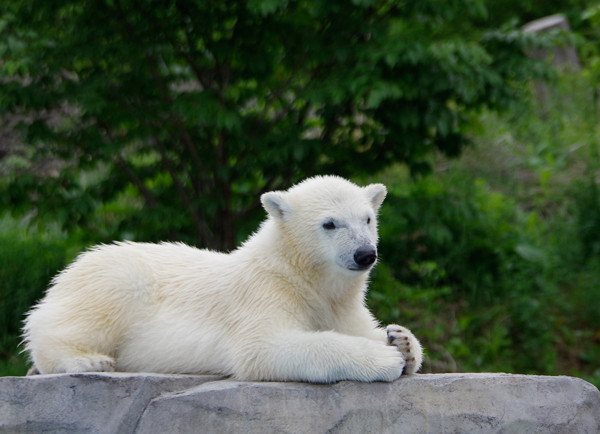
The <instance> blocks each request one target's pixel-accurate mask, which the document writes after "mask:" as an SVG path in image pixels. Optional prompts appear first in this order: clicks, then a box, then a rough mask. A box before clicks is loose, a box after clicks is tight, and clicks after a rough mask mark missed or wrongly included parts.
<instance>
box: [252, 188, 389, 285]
mask: <svg viewBox="0 0 600 434" xmlns="http://www.w3.org/2000/svg"><path fill="white" fill-rule="evenodd" d="M386 193H387V190H386V188H385V186H384V185H383V184H371V185H368V186H367V187H359V186H357V185H356V184H353V183H352V182H350V181H347V180H345V179H343V178H340V177H337V176H317V177H314V178H309V179H306V180H304V181H303V182H301V183H299V184H297V185H295V186H294V187H292V188H290V189H289V190H287V191H272V192H269V193H265V194H263V195H262V196H261V202H262V204H263V207H264V208H265V210H266V211H267V212H268V213H269V216H270V218H271V219H272V220H274V221H275V223H276V225H277V227H278V229H279V231H280V233H281V237H282V240H281V241H282V243H284V246H283V247H285V248H286V249H288V250H289V254H290V255H291V256H292V257H293V256H294V255H296V256H297V258H296V259H295V260H297V261H298V263H299V264H305V263H307V262H308V263H309V264H307V265H309V266H310V267H311V268H313V269H315V268H321V269H323V268H325V269H326V270H327V271H328V272H342V273H346V274H351V275H356V274H362V273H364V272H367V271H369V270H370V269H371V268H372V266H373V265H374V264H375V262H376V261H377V239H378V236H377V213H378V211H379V208H380V206H381V204H382V202H383V200H384V199H385V196H386Z"/></svg>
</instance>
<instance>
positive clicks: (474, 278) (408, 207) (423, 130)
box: [0, 0, 600, 386]
mask: <svg viewBox="0 0 600 434" xmlns="http://www.w3.org/2000/svg"><path fill="white" fill-rule="evenodd" d="M36 3H37V4H33V2H27V1H23V0H16V1H13V2H3V4H2V5H0V34H1V35H2V37H1V38H0V321H1V327H0V332H1V333H2V334H1V335H0V374H1V375H23V374H24V373H25V372H26V369H27V363H26V359H25V356H24V355H22V354H19V349H18V346H19V340H20V338H19V333H20V332H19V329H20V325H21V322H22V319H23V315H24V313H25V312H26V310H27V309H28V308H29V307H30V306H31V305H33V304H34V303H35V301H36V300H37V299H39V298H40V297H41V296H42V295H43V292H44V290H45V288H47V287H48V284H49V282H50V280H51V279H52V277H53V276H54V275H55V274H56V273H57V271H59V270H60V269H61V268H63V267H64V266H65V265H66V264H67V263H68V262H69V261H71V260H73V259H74V257H75V256H76V255H77V254H78V253H79V252H80V251H81V250H82V249H85V248H87V247H89V246H91V245H93V244H95V243H98V242H105V243H107V242H110V241H111V240H121V239H129V240H136V241H160V240H178V241H184V242H187V243H189V244H192V245H196V246H198V247H209V248H213V249H219V250H230V249H233V248H234V247H235V246H236V245H238V244H239V243H240V242H241V241H243V240H244V239H245V238H246V237H247V236H248V235H249V234H250V233H251V232H252V231H253V230H254V229H256V227H257V225H258V224H259V222H260V221H261V220H262V219H263V218H264V212H263V211H262V209H261V208H260V204H259V201H258V198H259V196H260V194H261V193H262V192H264V191H269V190H274V189H285V188H288V187H289V186H290V185H291V184H293V183H294V182H297V181H299V180H301V179H303V178H305V177H307V176H312V175H315V174H324V173H327V174H338V175H341V176H345V177H348V178H350V179H352V180H354V181H355V182H357V183H359V184H365V183H368V182H383V183H385V184H386V185H387V186H388V189H389V195H388V198H387V199H386V202H385V203H384V205H383V208H382V212H381V221H380V235H381V241H380V253H381V261H380V264H379V265H378V266H377V268H376V270H375V272H374V274H373V278H372V282H371V290H370V293H369V298H368V302H369V306H370V307H371V309H372V310H373V311H374V313H375V314H376V316H377V317H378V318H379V319H380V320H381V321H382V322H383V323H389V322H394V323H401V324H404V325H406V326H408V327H409V328H411V329H412V330H413V331H414V333H415V334H416V335H417V336H418V337H419V338H420V339H422V341H423V344H424V346H425V347H426V352H427V354H426V356H427V359H426V363H425V365H424V368H423V372H466V371H472V372H483V371H502V372H513V373H525V374H550V375H555V374H564V375H574V376H579V377H582V378H584V379H586V380H589V381H591V382H592V383H594V384H596V385H597V386H598V385H600V284H599V283H598V282H599V280H600V279H599V278H600V268H599V267H600V187H599V184H598V183H599V181H600V178H599V174H600V171H599V170H600V157H599V153H598V149H599V143H600V142H599V139H600V129H599V122H600V112H599V107H600V105H599V98H598V89H599V88H600V87H599V86H600V53H599V48H600V4H595V3H594V2H592V1H577V0H559V1H555V2H533V1H528V2H522V1H521V2H516V1H512V0H501V1H498V0H496V1H491V0H456V1H447V0H420V1H384V0H354V1H339V0H321V1H317V0H315V1H308V0H299V1H274V0H249V1H228V2H221V1H218V2H217V1H214V2H213V1H173V2H163V3H162V4H158V3H157V2H149V1H145V0H137V1H130V0H85V1H58V0H48V1H46V2H36ZM557 13H560V14H563V16H564V17H565V18H566V19H567V20H568V22H569V23H570V30H568V29H565V28H563V29H558V28H555V29H552V30H549V31H545V32H539V33H532V32H524V31H523V30H522V29H523V25H524V24H526V23H527V22H529V21H531V20H534V19H538V18H542V17H544V16H547V15H551V14H557ZM557 50H559V51H562V52H564V51H565V50H567V51H568V50H572V51H571V54H572V57H571V59H573V56H575V57H576V59H575V61H573V60H571V63H570V64H567V65H563V66H557V64H558V63H560V62H558V61H557V57H556V56H553V53H556V52H557ZM553 61H554V63H553Z"/></svg>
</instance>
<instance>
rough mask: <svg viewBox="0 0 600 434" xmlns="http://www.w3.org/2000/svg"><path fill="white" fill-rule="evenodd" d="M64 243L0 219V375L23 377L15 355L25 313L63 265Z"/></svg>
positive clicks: (22, 359)
mask: <svg viewBox="0 0 600 434" xmlns="http://www.w3.org/2000/svg"><path fill="white" fill-rule="evenodd" d="M66 256H67V250H66V248H65V243H64V242H60V241H58V240H55V239H49V238H46V237H44V236H43V235H41V234H39V233H34V234H31V233H28V232H27V229H26V228H25V227H24V226H23V225H18V224H16V223H14V222H13V221H12V220H11V219H10V218H8V217H6V216H5V217H4V218H3V219H2V220H0V312H2V315H0V330H2V334H1V335H0V360H1V362H0V372H2V374H3V375H24V374H25V372H26V363H25V357H24V356H23V355H20V354H18V353H17V347H18V345H19V343H20V337H19V336H20V334H21V325H22V321H23V318H24V316H23V315H24V313H25V312H26V311H27V310H29V308H30V307H31V306H32V305H33V304H34V303H35V301H36V300H38V299H39V298H41V296H42V294H43V292H44V290H45V289H46V288H47V287H48V284H49V282H50V279H51V278H52V277H53V276H54V275H55V274H56V273H57V271H58V270H59V269H60V268H62V267H63V266H64V265H65V262H66Z"/></svg>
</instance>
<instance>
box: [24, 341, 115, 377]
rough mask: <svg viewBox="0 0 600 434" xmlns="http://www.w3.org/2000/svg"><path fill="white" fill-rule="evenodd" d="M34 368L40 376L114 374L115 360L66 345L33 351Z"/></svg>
mask: <svg viewBox="0 0 600 434" xmlns="http://www.w3.org/2000/svg"><path fill="white" fill-rule="evenodd" d="M31 356H32V360H33V365H34V368H35V369H36V370H37V372H38V373H40V374H58V373H81V372H113V371H114V370H115V359H114V358H112V357H110V356H108V355H106V354H101V353H97V352H93V351H85V350H81V349H74V348H71V347H68V346H65V345H60V344H58V345H52V346H46V348H39V347H38V348H35V349H33V351H31Z"/></svg>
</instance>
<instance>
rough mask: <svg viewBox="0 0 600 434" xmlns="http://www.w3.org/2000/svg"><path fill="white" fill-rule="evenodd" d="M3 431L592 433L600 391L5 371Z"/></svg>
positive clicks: (572, 381)
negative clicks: (10, 374)
mask: <svg viewBox="0 0 600 434" xmlns="http://www.w3.org/2000/svg"><path fill="white" fill-rule="evenodd" d="M0 431H3V432H42V431H45V432H46V431H47V432H91V433H166V432H170V433H173V432H175V433H177V432H180V433H185V432H243V433H245V434H248V433H268V432H289V433H303V432H305V433H324V432H331V433H345V432H358V433H369V432H372V433H387V432H390V433H393V432H398V433H400V432H410V433H456V432H460V433H468V432H482V433H483V432H485V433H488V432H502V433H505V432H506V433H509V432H510V433H512V432H518V433H524V432H527V433H560V432H564V433H590V434H592V433H593V434H596V433H598V432H600V392H599V391H598V389H597V388H595V387H594V386H593V385H591V384H589V383H587V382H585V381H583V380H580V379H577V378H572V377H543V376H527V375H509V374H426V375H415V376H411V377H404V378H401V379H399V380H397V381H396V382H394V383H392V384H387V383H373V384H365V383H355V382H349V381H344V382H340V383H337V384H333V385H314V384H303V383H267V382H265V383H249V382H238V381H233V380H229V379H223V378H220V377H214V376H193V375H150V374H124V373H113V374H105V373H92V374H76V375H68V374H64V375H39V376H33V377H3V378H0Z"/></svg>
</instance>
